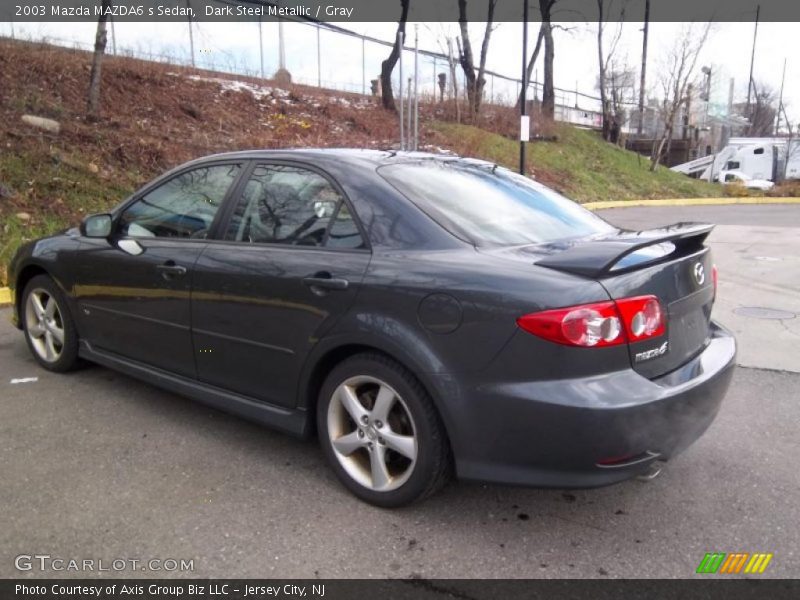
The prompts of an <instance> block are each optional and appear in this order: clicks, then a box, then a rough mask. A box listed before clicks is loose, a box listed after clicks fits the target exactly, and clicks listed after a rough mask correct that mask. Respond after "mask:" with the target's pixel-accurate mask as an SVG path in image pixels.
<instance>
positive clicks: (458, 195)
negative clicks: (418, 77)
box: [378, 160, 615, 246]
mask: <svg viewBox="0 0 800 600" xmlns="http://www.w3.org/2000/svg"><path fill="white" fill-rule="evenodd" d="M378 173H380V175H381V176H382V177H383V178H384V179H386V181H388V182H389V183H390V184H391V185H392V186H394V187H395V188H396V189H397V190H398V191H400V192H401V193H402V194H403V195H404V196H406V197H407V198H408V199H409V200H411V201H412V202H413V203H414V204H416V205H417V206H418V207H419V208H420V209H421V210H423V211H425V212H426V213H427V214H428V215H429V216H430V217H431V218H433V219H434V220H435V221H436V222H437V223H439V224H440V225H441V226H442V227H444V228H445V229H446V230H448V231H449V232H450V233H452V234H453V235H455V236H457V237H459V238H461V239H464V240H466V241H468V242H471V243H473V244H475V245H476V246H512V245H523V244H540V243H544V242H552V241H555V240H563V239H567V238H576V237H586V236H591V235H597V234H602V233H610V232H612V231H615V229H614V227H612V226H611V225H609V224H608V223H606V222H605V221H603V220H602V219H601V218H600V217H597V216H596V215H594V214H593V213H591V212H589V211H588V210H586V209H584V208H583V207H581V206H580V205H578V204H576V203H575V202H573V201H572V200H569V199H567V198H565V197H564V196H561V195H560V194H557V193H556V192H554V191H553V190H551V189H549V188H547V187H545V186H543V185H541V184H540V183H536V182H535V181H532V180H530V179H528V178H527V177H522V176H520V175H517V174H516V173H513V172H511V171H509V170H508V169H504V168H502V167H496V166H492V165H489V164H487V163H479V164H478V163H470V162H467V161H463V160H449V161H445V160H423V161H418V162H407V163H399V164H394V165H387V166H384V167H381V168H379V169H378Z"/></svg>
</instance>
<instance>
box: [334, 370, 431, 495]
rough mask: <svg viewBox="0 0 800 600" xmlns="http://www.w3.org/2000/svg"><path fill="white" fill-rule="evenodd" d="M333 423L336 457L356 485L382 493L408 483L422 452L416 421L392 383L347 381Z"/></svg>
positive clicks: (337, 396) (363, 378) (336, 396)
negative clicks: (419, 446) (418, 455)
mask: <svg viewBox="0 0 800 600" xmlns="http://www.w3.org/2000/svg"><path fill="white" fill-rule="evenodd" d="M327 419H328V421H327V422H328V437H329V440H330V443H331V446H332V447H333V452H334V455H335V456H336V459H337V460H338V461H339V464H341V465H342V467H343V468H344V470H345V471H346V472H347V474H348V475H349V476H350V477H351V478H352V479H353V480H355V481H356V482H358V483H359V484H361V485H362V486H364V487H366V488H368V489H370V490H373V491H376V492H388V491H391V490H395V489H397V488H399V487H400V486H402V485H403V484H404V483H405V482H406V481H408V478H409V477H410V476H411V474H412V473H413V471H414V466H415V465H416V462H417V453H418V442H417V435H416V429H415V426H414V419H413V418H412V416H411V412H410V411H409V409H408V406H407V405H406V403H405V402H404V401H403V399H402V398H401V397H400V395H399V394H398V393H397V392H396V391H395V390H394V389H393V388H392V387H390V386H389V385H388V384H387V383H386V382H384V381H381V380H380V379H377V378H374V377H367V376H356V377H351V378H349V379H347V380H345V381H344V382H342V383H341V384H340V385H339V386H338V387H337V388H336V390H335V391H334V392H333V395H332V397H331V401H330V403H329V404H328V415H327Z"/></svg>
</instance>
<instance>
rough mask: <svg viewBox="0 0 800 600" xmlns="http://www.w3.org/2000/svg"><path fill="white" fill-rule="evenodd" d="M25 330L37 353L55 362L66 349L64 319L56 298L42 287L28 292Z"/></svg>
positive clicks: (46, 359) (43, 358)
mask: <svg viewBox="0 0 800 600" xmlns="http://www.w3.org/2000/svg"><path fill="white" fill-rule="evenodd" d="M25 330H26V331H27V333H28V337H29V338H30V341H31V346H32V347H33V349H34V351H35V352H36V354H38V355H39V357H40V358H41V359H42V360H44V361H45V362H48V363H55V362H56V361H58V359H59V358H61V353H62V351H63V350H64V320H63V317H62V315H61V310H60V309H59V307H58V303H57V302H56V299H55V298H54V297H53V296H52V295H51V294H50V293H49V292H48V291H47V290H44V289H42V288H36V289H34V290H32V291H31V293H30V294H28V300H27V302H26V304H25Z"/></svg>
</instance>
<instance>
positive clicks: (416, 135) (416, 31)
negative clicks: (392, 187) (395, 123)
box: [413, 23, 419, 150]
mask: <svg viewBox="0 0 800 600" xmlns="http://www.w3.org/2000/svg"><path fill="white" fill-rule="evenodd" d="M418 91H419V24H418V23H414V148H413V149H414V150H417V148H418V146H419V94H418V93H417V92H418Z"/></svg>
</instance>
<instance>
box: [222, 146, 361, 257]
mask: <svg viewBox="0 0 800 600" xmlns="http://www.w3.org/2000/svg"><path fill="white" fill-rule="evenodd" d="M248 160H249V161H250V164H249V166H248V167H247V168H246V169H243V170H242V176H241V177H240V178H239V181H238V182H237V183H236V185H235V186H233V188H232V189H233V191H234V193H232V194H229V195H228V196H227V197H226V199H225V202H226V205H225V206H224V209H225V210H224V211H223V210H220V211H219V212H218V213H217V214H218V215H219V214H220V213H224V214H222V215H221V218H220V220H219V223H217V224H216V225H217V227H216V228H214V227H212V228H210V229H209V235H208V237H207V238H206V241H207V242H217V243H219V242H222V243H226V244H236V245H237V246H241V247H265V248H293V249H296V250H300V249H303V250H325V251H331V252H358V253H364V252H369V253H371V252H372V245H371V244H370V241H369V237H368V236H367V235H366V230H365V229H364V226H363V224H362V223H361V219H360V218H359V216H358V213H357V212H356V211H355V209H354V208H353V203H352V202H351V201H350V198H349V197H348V195H347V194H346V193H345V191H344V189H343V188H342V186H341V185H339V182H338V181H336V180H335V179H334V178H333V177H332V176H331V175H330V174H329V173H327V172H326V171H324V170H323V169H320V168H319V167H317V166H316V165H310V164H308V163H305V162H302V161H299V160H285V159H277V158H276V159H272V158H251V159H248ZM265 165H266V166H269V165H278V166H287V167H296V168H299V169H305V170H306V171H310V172H312V173H315V174H317V175H319V176H320V177H322V178H323V179H325V180H326V181H327V182H328V184H329V185H330V186H331V187H332V188H333V189H334V190H335V191H336V193H337V194H339V196H341V200H340V201H339V203H338V204H337V206H336V212H335V214H334V216H333V217H332V218H331V220H330V222H329V223H328V226H327V228H326V229H325V237H324V238H323V239H324V242H325V243H327V241H328V235H329V233H330V228H331V227H332V225H333V222H334V221H335V219H336V217H337V216H338V215H339V210H340V208H341V205H342V202H344V204H346V205H347V209H348V210H349V211H350V214H351V215H352V217H353V221H354V222H355V224H356V228H357V229H358V233H359V235H360V236H361V241H362V242H363V244H364V247H363V248H332V247H328V246H325V245H321V246H305V245H297V244H284V243H281V242H242V241H237V240H226V239H225V238H224V235H225V232H226V231H228V227H229V226H230V221H231V219H232V218H233V213H234V212H235V211H236V207H237V206H238V204H239V202H240V200H241V198H242V194H243V193H244V189H245V187H246V186H247V183H248V182H249V181H250V177H251V175H252V174H253V171H255V170H256V168H257V167H259V166H265ZM212 234H213V235H212Z"/></svg>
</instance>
